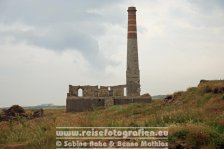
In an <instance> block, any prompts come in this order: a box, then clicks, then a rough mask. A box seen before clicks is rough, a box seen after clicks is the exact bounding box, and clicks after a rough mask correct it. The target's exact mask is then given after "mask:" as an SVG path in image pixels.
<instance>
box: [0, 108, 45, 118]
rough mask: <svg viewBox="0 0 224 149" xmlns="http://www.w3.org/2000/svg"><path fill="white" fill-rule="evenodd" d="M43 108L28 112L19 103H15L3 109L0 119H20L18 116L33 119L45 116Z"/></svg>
mask: <svg viewBox="0 0 224 149" xmlns="http://www.w3.org/2000/svg"><path fill="white" fill-rule="evenodd" d="M43 113H44V111H43V109H38V110H35V111H33V113H32V114H28V113H26V111H25V110H24V109H23V108H22V107H21V106H19V105H13V106H11V107H10V108H8V109H3V110H2V113H1V114H0V121H10V120H18V118H19V119H20V118H25V119H32V118H37V117H42V116H43Z"/></svg>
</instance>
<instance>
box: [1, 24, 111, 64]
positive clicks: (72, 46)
mask: <svg viewBox="0 0 224 149" xmlns="http://www.w3.org/2000/svg"><path fill="white" fill-rule="evenodd" d="M0 34H1V35H2V36H4V37H5V38H7V37H11V38H14V42H26V43H27V44H30V45H34V46H38V47H43V48H46V49H49V50H53V51H56V52H62V51H64V50H68V49H69V50H77V51H79V52H80V53H81V54H82V55H83V57H84V58H85V59H86V60H87V61H88V62H89V63H90V64H93V65H97V68H103V67H105V65H106V63H107V60H106V59H105V57H104V56H103V55H101V54H100V52H99V46H98V42H97V40H95V39H94V38H93V37H91V36H90V35H88V34H86V33H84V32H81V31H78V30H73V29H70V28H51V31H48V32H47V33H46V34H44V35H43V34H38V33H36V32H34V31H26V32H21V31H17V32H15V31H13V32H0ZM0 39H1V38H0ZM3 39H4V38H3V37H2V39H1V41H2V42H4V40H3Z"/></svg>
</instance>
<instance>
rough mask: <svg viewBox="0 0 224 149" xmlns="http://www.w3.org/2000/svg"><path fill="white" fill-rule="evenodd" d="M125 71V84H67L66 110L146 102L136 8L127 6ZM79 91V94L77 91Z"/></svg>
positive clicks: (147, 100)
mask: <svg viewBox="0 0 224 149" xmlns="http://www.w3.org/2000/svg"><path fill="white" fill-rule="evenodd" d="M127 11H128V35H127V38H128V39H127V71H126V85H116V86H98V85H96V86H90V85H85V86H80V85H77V86H73V85H69V93H67V99H66V111H67V112H80V111H88V110H91V109H93V108H95V107H99V106H111V105H120V104H128V103H139V102H141V103H147V102H150V101H151V96H150V95H149V94H144V95H140V72H139V63H138V62H139V61H138V44H137V26H136V11H137V10H136V8H135V7H128V10H127ZM80 91H81V94H82V95H81V96H80V95H79V92H80Z"/></svg>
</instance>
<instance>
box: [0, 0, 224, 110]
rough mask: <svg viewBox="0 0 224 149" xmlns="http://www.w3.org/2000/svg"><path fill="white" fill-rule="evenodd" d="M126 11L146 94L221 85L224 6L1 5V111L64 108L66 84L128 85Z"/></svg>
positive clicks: (191, 2)
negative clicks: (211, 82)
mask: <svg viewBox="0 0 224 149" xmlns="http://www.w3.org/2000/svg"><path fill="white" fill-rule="evenodd" d="M129 6H135V7H136V8H137V25H138V26H137V27H138V49H139V64H140V74H141V90H142V91H141V93H142V94H143V93H146V92H148V93H150V94H151V95H158V94H170V93H173V92H175V91H180V90H186V89H187V88H188V87H191V86H196V85H197V84H198V83H199V81H200V80H201V79H224V69H223V68H224V1H223V0H206V1H205V0H169V1H164V0H135V1H134V0H132V1H131V0H104V1H103V0H89V1H87V0H66V1H64V0H47V1H42V0H19V1H15V0H0V107H3V106H11V105H13V104H19V105H22V106H28V105H38V104H42V103H53V104H58V105H65V102H66V93H67V92H68V85H69V84H72V85H118V84H125V82H126V80H125V75H126V74H125V73H126V52H127V8H128V7H129Z"/></svg>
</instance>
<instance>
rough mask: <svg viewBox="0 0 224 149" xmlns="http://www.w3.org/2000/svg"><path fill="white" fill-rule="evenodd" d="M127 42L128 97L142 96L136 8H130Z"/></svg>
mask: <svg viewBox="0 0 224 149" xmlns="http://www.w3.org/2000/svg"><path fill="white" fill-rule="evenodd" d="M127 11H128V40H127V71H126V86H127V96H140V73H139V64H138V43H137V26H136V11H137V10H136V8H135V7H128V10H127Z"/></svg>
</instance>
